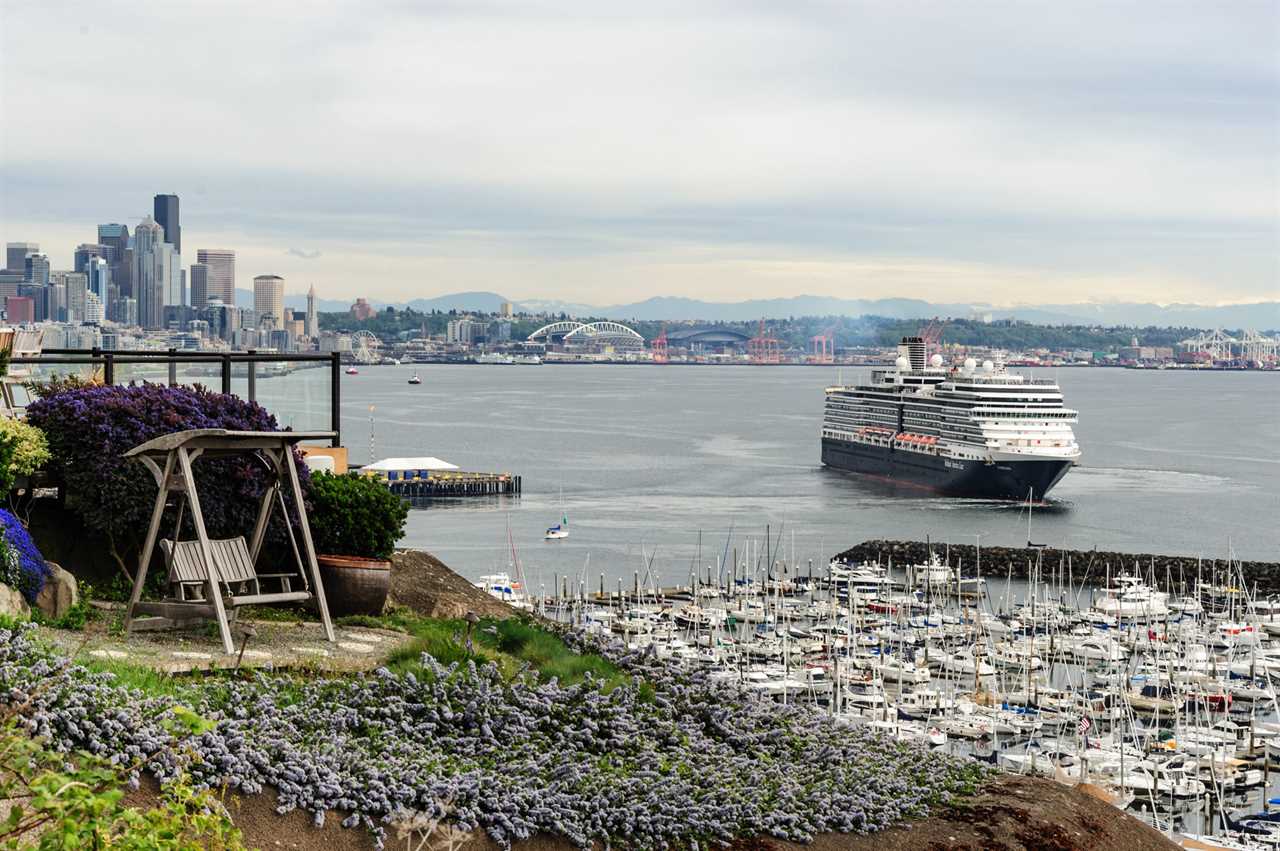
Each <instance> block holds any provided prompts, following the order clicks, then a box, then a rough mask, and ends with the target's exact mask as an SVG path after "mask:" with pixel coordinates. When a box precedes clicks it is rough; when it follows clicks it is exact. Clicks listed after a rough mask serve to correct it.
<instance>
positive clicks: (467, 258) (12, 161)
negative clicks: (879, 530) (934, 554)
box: [0, 3, 1280, 304]
mask: <svg viewBox="0 0 1280 851" xmlns="http://www.w3.org/2000/svg"><path fill="white" fill-rule="evenodd" d="M73 8H74V7H73V6H55V7H45V6H35V5H32V6H24V7H21V8H17V7H13V6H9V7H6V10H5V12H4V15H5V17H6V20H7V21H8V23H9V24H10V25H9V26H6V27H4V28H3V29H4V34H3V35H0V39H2V40H3V41H2V43H3V47H4V51H3V53H4V57H5V58H4V59H3V60H0V61H3V63H4V70H5V71H6V73H5V74H4V75H2V76H3V82H0V107H3V109H4V111H5V113H6V114H8V113H13V114H23V115H26V114H30V115H38V116H41V118H42V120H41V121H21V122H12V121H10V122H3V127H2V128H0V141H2V142H3V146H4V150H5V151H6V154H5V157H4V160H3V164H2V165H0V188H3V191H2V192H0V199H3V200H0V234H2V237H0V238H3V239H4V240H5V241H6V242H8V241H15V242H16V241H23V240H29V241H32V242H36V243H39V244H40V246H41V248H42V250H43V252H44V253H46V254H47V255H48V256H49V257H50V261H51V265H52V266H53V267H54V268H55V269H70V268H72V266H71V262H70V260H71V253H72V252H73V251H74V249H75V247H76V246H77V245H79V244H81V243H86V242H89V241H90V240H91V239H92V235H93V228H94V227H95V226H96V224H97V223H100V222H112V221H125V222H131V223H136V222H137V221H138V220H139V219H141V218H142V215H143V214H144V213H145V211H146V210H147V208H148V202H149V199H150V198H151V196H152V195H153V194H155V193H167V192H172V193H175V194H176V195H178V196H179V197H181V198H182V200H183V204H182V208H183V209H182V223H181V230H182V231H185V233H183V234H182V236H181V237H180V239H181V241H184V242H186V244H187V246H188V248H187V251H186V257H185V258H184V262H186V263H188V264H189V263H190V261H191V257H192V248H196V247H199V246H202V245H216V246H226V247H227V248H229V249H232V250H235V251H236V254H237V267H236V268H237V281H236V285H237V286H238V287H239V288H241V289H248V288H250V287H251V281H252V279H253V277H254V276H256V275H261V274H278V275H281V276H283V277H284V278H285V279H286V280H287V281H290V282H294V286H295V288H296V290H297V292H299V293H300V292H304V291H305V290H306V288H307V287H308V286H309V285H310V284H312V283H314V285H315V287H316V290H317V293H318V295H319V296H320V297H321V298H329V299H339V298H354V297H355V296H358V295H364V296H367V297H369V298H371V299H375V300H380V301H390V302H402V301H407V300H409V299H412V298H416V297H429V296H432V295H440V294H445V293H452V292H458V291H465V290H491V291H495V292H500V293H503V294H504V295H507V296H509V297H511V298H514V299H517V300H522V299H560V300H565V301H572V302H583V303H597V304H612V303H622V302H631V301H640V300H643V299H644V298H646V297H649V296H655V295H667V296H685V297H691V298H699V299H704V300H708V301H722V302H723V301H738V300H745V299H751V298H772V297H780V296H787V295H796V294H801V293H804V294H813V295H819V296H839V297H845V298H853V297H862V298H883V297H893V296H901V297H918V298H925V299H930V300H935V301H981V302H989V303H995V304H1015V303H1016V304H1034V303H1041V302H1058V303H1070V302H1090V301H1116V300H1142V301H1153V302H1158V303H1169V302H1192V303H1200V304H1219V303H1239V302H1251V301H1259V300H1267V299H1272V298H1275V297H1276V294H1277V292H1280V256H1278V254H1280V253H1278V252H1277V250H1276V245H1277V239H1278V236H1280V234H1278V232H1277V227H1278V224H1277V223H1278V220H1280V215H1278V213H1277V209H1276V197H1277V186H1278V181H1280V177H1278V168H1277V159H1278V155H1277V153H1276V149H1277V146H1276V144H1275V141H1276V140H1275V127H1276V123H1277V118H1280V114H1278V112H1277V110H1278V109H1280V107H1277V102H1278V101H1280V98H1278V97H1277V92H1278V91H1280V89H1278V86H1277V71H1276V63H1275V62H1274V56H1275V55H1276V52H1277V47H1278V46H1280V45H1277V36H1276V32H1277V30H1276V26H1275V23H1276V20H1275V19H1276V14H1277V12H1276V7H1275V6H1274V5H1273V4H1264V3H1257V4H1250V3H1242V4H1233V5H1232V6H1231V7H1227V8H1209V7H1203V8H1196V7H1190V8H1188V7H1177V8H1168V7H1165V6H1155V5H1150V6H1145V7H1144V6H1141V5H1136V6H1134V5H1131V6H1126V7H1123V8H1122V7H1111V6H1107V5H1101V4H1100V5H1093V4H1073V6H1072V7H1071V9H1064V8H1060V7H1053V6H1032V5H1021V4H1019V5H1008V6H995V5H984V6H981V7H966V8H961V7H954V8H949V9H948V8H939V9H930V10H928V11H927V12H926V11H915V12H913V11H909V10H901V9H892V8H890V7H874V6H860V5H859V6H848V7H835V8H828V7H804V8H803V9H787V10H783V9H776V10H769V9H764V8H747V9H736V10H735V9H731V8H727V7H709V8H704V9H688V8H685V7H683V6H678V5H677V6H671V7H662V6H657V7H646V8H645V9H643V10H630V11H626V12H624V11H622V10H613V11H610V10H607V9H603V10H602V9H599V8H596V7H587V6H574V5H553V6H551V7H542V8H541V9H540V10H531V9H528V8H524V7H503V6H500V5H499V6H483V7H481V6H477V7H470V8H467V9H465V10H464V9H451V10H448V11H442V10H437V9H425V10H408V9H395V10H392V9H384V10H383V11H382V12H381V13H380V14H378V15H376V16H371V17H369V18H368V19H363V20H361V21H360V22H359V23H357V24H355V25H351V24H350V19H349V16H345V15H342V14H340V13H337V12H335V13H333V14H332V15H330V16H325V15H315V16H308V17H306V18H302V19H299V18H297V17H296V16H293V15H290V14H287V11H286V10H285V9H284V7H276V6H272V5H271V4H266V5H265V6H264V7H263V14H262V15H261V20H260V21H259V22H258V24H257V25H256V26H255V28H253V30H252V31H248V30H244V28H242V27H240V26H239V25H238V23H237V20H238V16H237V15H236V13H234V11H226V12H216V11H215V12H210V11H209V10H203V11H202V12H201V24H200V25H201V28H202V30H204V31H206V33H207V35H208V38H206V39H202V40H199V41H198V42H197V41H193V40H183V39H174V38H171V37H169V35H168V34H169V33H171V32H172V31H173V30H174V29H176V28H181V27H183V26H187V25H188V24H189V23H190V21H189V17H188V16H189V14H191V13H189V12H186V11H184V10H182V9H179V8H170V7H163V6H154V7H153V6H148V4H146V3H143V4H141V5H137V6H135V5H124V6H119V7H113V6H110V4H108V6H107V7H106V8H108V9H112V10H113V11H111V12H110V13H102V14H95V15H93V16H91V19H92V25H91V26H89V25H84V26H81V28H80V30H79V32H78V33H77V30H76V27H77V26H78V25H79V19H78V18H75V19H73V16H72V15H71V14H70V11H71V10H72V9H73ZM86 8H88V7H86ZM94 8H95V9H99V11H101V9H102V7H94ZM983 11H985V12H986V14H981V13H980V12H983ZM89 19H90V18H85V20H89ZM67 28H70V29H69V31H70V32H71V33H72V37H74V38H77V39H79V40H80V42H79V43H78V45H77V50H75V51H71V52H70V54H71V55H70V56H68V57H67V59H66V61H63V62H58V63H46V62H43V61H42V59H41V56H42V54H41V49H40V44H41V43H42V41H43V39H42V38H40V37H39V36H40V35H41V34H43V33H48V34H49V35H50V36H52V35H53V34H54V33H57V32H61V31H63V30H65V29H67ZM19 33H21V34H23V36H22V37H21V38H19V37H18V34H19ZM259 43H261V44H268V43H271V44H277V43H278V44H279V49H278V50H270V51H264V50H258V49H255V47H254V45H257V44H259ZM140 44H146V45H148V50H147V51H141V50H139V49H138V45H140ZM213 44H218V45H221V47H220V48H219V49H220V50H234V52H235V53H236V55H239V56H243V57H246V59H245V61H243V62H240V63H237V64H236V66H234V67H230V66H225V65H224V64H219V63H216V62H213V61H211V56H210V54H209V51H211V50H212V47H211V45H213ZM409 44H415V45H418V48H419V49H417V50H414V51H409V50H406V49H405V47H406V45H409ZM326 51H329V52H331V53H332V57H331V58H330V59H317V58H315V57H317V56H320V55H325V54H326ZM356 55H360V56H378V57H382V58H380V59H379V61H377V62H373V63H363V64H361V63H354V62H351V61H349V60H351V59H353V58H354V57H355V56H356ZM917 55H921V56H928V59H929V61H928V62H916V61H914V57H915V56H917ZM304 59H305V61H303V60H304ZM157 62H158V63H159V64H161V65H163V66H164V67H166V68H167V69H171V71H172V75H171V76H167V77H166V79H165V80H163V81H159V82H158V83H157V85H156V87H155V88H154V90H148V91H147V95H146V96H147V97H148V98H149V99H154V101H155V103H154V107H155V108H157V109H160V110H161V111H162V112H163V110H164V109H168V110H170V113H168V114H172V115H173V116H174V117H175V118H179V119H181V120H182V121H184V122H187V121H198V122H200V123H201V124H204V123H208V122H210V121H212V122H215V123H217V125H218V126H219V127H220V128H221V130H220V133H219V134H218V139H217V144H216V145H215V144H211V143H205V142H203V141H202V139H201V138H200V134H185V135H184V136H183V137H182V143H181V144H178V145H174V144H173V143H172V140H171V139H170V138H168V137H166V136H164V135H162V134H154V135H151V134H144V135H143V136H137V134H134V133H131V132H128V130H127V128H126V127H124V126H119V125H118V124H117V123H116V122H112V121H110V120H109V119H108V118H107V117H105V116H103V115H100V114H99V113H98V112H97V111H98V110H101V109H112V110H115V109H119V108H121V106H125V107H127V106H128V105H129V104H131V103H134V101H135V99H137V98H140V97H141V96H142V92H141V90H139V91H138V92H136V93H135V92H134V91H133V90H125V91H123V92H121V93H120V94H119V96H118V98H116V99H113V101H112V102H110V103H97V102H93V103H89V104H85V105H83V109H81V108H77V109H75V110H72V109H64V108H60V107H61V106H66V104H68V103H70V102H71V99H73V98H74V93H75V92H76V91H78V87H77V86H78V81H80V80H82V79H83V78H84V75H85V74H87V73H89V70H88V69H90V68H92V69H97V70H101V69H108V70H111V71H115V72H118V73H121V74H125V75H126V76H127V75H128V74H129V73H132V72H133V71H138V72H139V73H142V72H143V71H144V70H146V69H149V68H153V67H155V66H156V64H157ZM264 80H269V81H271V85H267V86H264V85H263V81H264ZM117 101H120V102H117ZM150 103H151V101H150V100H149V104H150ZM424 104H429V105H430V108H429V109H423V108H422V106H423V105H424ZM135 105H138V104H135ZM139 108H140V106H139ZM148 108H152V107H151V106H149V107H148ZM84 109H87V110H90V112H91V114H90V115H85V113H84ZM95 116H98V118H95ZM99 119H100V120H99ZM86 121H88V122H90V123H93V124H94V125H95V126H101V127H102V133H101V134H99V135H98V136H95V137H93V138H89V137H87V136H86V135H85V134H83V133H81V132H72V131H71V129H70V127H69V125H67V122H74V123H75V124H76V125H77V126H79V125H82V124H83V123H84V122H86ZM63 131H65V132H63ZM268 141H269V142H270V144H267V142H268ZM104 157H105V158H106V159H108V160H111V161H112V163H113V166H112V168H110V169H103V168H100V167H99V166H98V163H99V162H101V161H102V160H103V158H104ZM143 162H145V163H146V167H145V168H142V167H141V166H140V165H139V166H137V167H135V166H134V165H133V163H143ZM290 294H293V293H290Z"/></svg>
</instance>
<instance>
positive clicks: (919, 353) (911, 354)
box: [898, 337, 926, 370]
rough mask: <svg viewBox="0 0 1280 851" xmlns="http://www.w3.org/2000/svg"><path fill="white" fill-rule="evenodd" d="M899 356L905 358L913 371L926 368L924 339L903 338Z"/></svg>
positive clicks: (899, 347)
mask: <svg viewBox="0 0 1280 851" xmlns="http://www.w3.org/2000/svg"><path fill="white" fill-rule="evenodd" d="M898 354H900V355H902V356H904V357H905V358H906V359H907V361H908V362H909V363H910V364H911V368H912V369H913V370H917V369H919V370H922V369H924V368H925V364H926V360H925V345H924V338H923V337H903V338H902V343H901V344H900V345H899V346H898Z"/></svg>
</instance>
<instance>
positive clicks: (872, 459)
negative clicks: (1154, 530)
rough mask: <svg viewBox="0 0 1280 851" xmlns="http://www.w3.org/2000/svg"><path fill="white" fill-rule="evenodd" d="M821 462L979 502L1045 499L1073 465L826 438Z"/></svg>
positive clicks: (1061, 462) (1051, 461) (829, 465)
mask: <svg viewBox="0 0 1280 851" xmlns="http://www.w3.org/2000/svg"><path fill="white" fill-rule="evenodd" d="M822 463H823V464H825V465H827V466H828V467H834V468H835V469H837V470H848V471H850V472H853V473H863V474H866V475H870V476H876V477H878V478H881V479H886V480H888V481H891V482H896V483H901V484H906V485H912V486H916V487H924V488H929V489H931V490H935V491H938V492H939V493H945V494H950V495H953V496H966V497H974V498H977V499H1012V500H1020V499H1027V498H1028V495H1030V498H1031V499H1033V500H1040V499H1043V498H1044V496H1045V494H1047V493H1048V492H1049V491H1050V490H1052V488H1053V486H1054V485H1056V484H1057V483H1058V482H1059V480H1061V479H1062V477H1063V476H1065V475H1066V474H1067V470H1069V469H1071V464H1072V462H1071V461H1067V460H1052V459H1049V460H1034V461H997V462H995V463H991V464H988V463H986V462H984V461H967V460H958V459H954V458H940V457H938V456H937V455H927V454H924V453H921V452H912V451H910V450H896V449H890V448H889V447H887V446H874V445H871V444H868V443H855V442H852V441H845V440H835V439H833V438H829V437H824V438H823V439H822Z"/></svg>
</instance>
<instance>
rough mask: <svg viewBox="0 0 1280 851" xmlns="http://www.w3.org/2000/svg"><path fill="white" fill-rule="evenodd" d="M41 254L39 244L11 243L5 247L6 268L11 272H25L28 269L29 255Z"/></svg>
mask: <svg viewBox="0 0 1280 851" xmlns="http://www.w3.org/2000/svg"><path fill="white" fill-rule="evenodd" d="M39 253H40V246H39V244H38V243H35V242H10V243H9V244H7V245H6V246H5V252H4V268H5V270H6V271H9V272H23V271H25V270H26V268H27V255H28V254H39Z"/></svg>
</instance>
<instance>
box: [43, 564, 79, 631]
mask: <svg viewBox="0 0 1280 851" xmlns="http://www.w3.org/2000/svg"><path fill="white" fill-rule="evenodd" d="M45 564H46V565H47V566H48V568H49V578H48V579H46V580H45V583H44V588H41V589H40V593H39V594H37V595H36V608H37V609H39V610H40V611H42V612H44V614H45V616H46V617H48V618H50V619H53V620H57V619H58V618H60V617H62V616H63V615H65V614H66V613H67V612H69V611H70V610H71V608H72V607H73V606H74V605H76V603H79V602H80V585H79V583H78V582H76V578H75V577H74V576H72V575H71V574H70V573H67V572H66V571H65V570H63V569H62V568H61V567H59V566H58V565H56V564H54V563H53V562H51V561H47V562H45Z"/></svg>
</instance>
